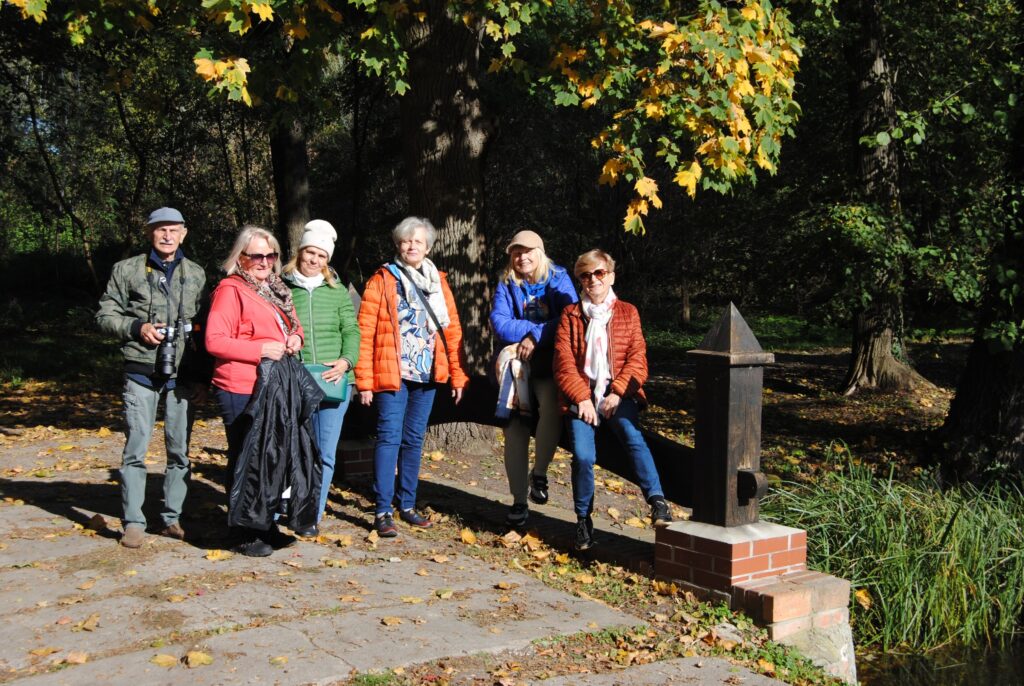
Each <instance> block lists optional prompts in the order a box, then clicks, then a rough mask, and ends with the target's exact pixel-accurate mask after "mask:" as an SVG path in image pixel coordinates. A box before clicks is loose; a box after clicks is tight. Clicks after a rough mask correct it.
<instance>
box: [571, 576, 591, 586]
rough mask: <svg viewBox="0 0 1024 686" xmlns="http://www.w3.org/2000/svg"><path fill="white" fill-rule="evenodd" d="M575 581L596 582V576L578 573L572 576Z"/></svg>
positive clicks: (582, 582) (583, 582)
mask: <svg viewBox="0 0 1024 686" xmlns="http://www.w3.org/2000/svg"><path fill="white" fill-rule="evenodd" d="M572 580H573V581H577V582H579V583H581V584H592V583H594V577H592V576H590V575H589V574H577V575H576V576H574V577H573V578H572Z"/></svg>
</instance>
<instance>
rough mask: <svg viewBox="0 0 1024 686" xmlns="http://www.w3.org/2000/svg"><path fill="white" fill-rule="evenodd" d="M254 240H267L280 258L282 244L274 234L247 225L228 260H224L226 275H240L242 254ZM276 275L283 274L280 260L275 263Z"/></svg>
mask: <svg viewBox="0 0 1024 686" xmlns="http://www.w3.org/2000/svg"><path fill="white" fill-rule="evenodd" d="M254 238H263V239H266V241H267V243H269V244H270V247H271V248H272V249H273V251H274V252H276V253H277V254H278V256H280V254H281V244H280V243H278V242H277V239H276V238H274V234H272V233H270V232H269V231H267V230H266V229H264V228H263V227H262V226H256V225H255V224H246V225H245V226H243V227H242V228H241V229H239V231H238V238H236V239H235V244H234V245H233V246H232V247H231V252H230V253H228V258H227V259H226V260H224V263H223V264H221V269H223V270H224V273H225V274H227V275H228V276H231V275H232V274H236V273H238V271H239V268H240V267H239V264H238V258H240V257H241V256H242V253H243V252H245V249H246V248H247V247H249V243H251V242H252V241H253V239H254ZM274 273H275V274H280V273H281V261H280V259H278V260H276V261H275V262H274Z"/></svg>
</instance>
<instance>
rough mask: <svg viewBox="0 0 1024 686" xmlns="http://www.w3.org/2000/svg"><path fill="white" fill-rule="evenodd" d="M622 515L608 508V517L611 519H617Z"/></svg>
mask: <svg viewBox="0 0 1024 686" xmlns="http://www.w3.org/2000/svg"><path fill="white" fill-rule="evenodd" d="M621 514H622V513H621V512H619V511H618V510H616V509H615V508H614V507H609V508H608V516H609V517H611V518H612V519H618V518H619V516H620V515H621Z"/></svg>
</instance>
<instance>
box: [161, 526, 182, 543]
mask: <svg viewBox="0 0 1024 686" xmlns="http://www.w3.org/2000/svg"><path fill="white" fill-rule="evenodd" d="M160 535H161V536H166V537H167V538H176V539H178V540H179V541H184V540H185V530H184V529H182V528H181V524H178V522H175V523H174V524H171V525H170V526H168V527H166V528H164V529H162V530H161V531H160Z"/></svg>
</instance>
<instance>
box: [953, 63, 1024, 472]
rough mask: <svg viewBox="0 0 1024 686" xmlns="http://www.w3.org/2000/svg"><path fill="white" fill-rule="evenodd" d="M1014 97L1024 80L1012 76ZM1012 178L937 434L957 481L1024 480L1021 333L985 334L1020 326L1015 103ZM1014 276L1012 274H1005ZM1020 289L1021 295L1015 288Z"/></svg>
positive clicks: (1022, 187) (1023, 166) (1022, 263)
mask: <svg viewBox="0 0 1024 686" xmlns="http://www.w3.org/2000/svg"><path fill="white" fill-rule="evenodd" d="M1017 81H1018V86H1017V89H1016V91H1015V92H1020V89H1021V87H1022V85H1024V83H1022V81H1024V80H1022V79H1020V78H1018V79H1017ZM1009 163H1010V173H1009V175H1008V176H1009V178H1008V180H1007V192H1006V197H1005V201H1004V204H1005V206H1006V208H1007V210H1008V212H1007V214H1008V216H1009V221H1008V222H1007V225H1006V233H1005V236H1004V240H1003V243H1002V245H1000V246H998V247H996V248H995V249H994V250H993V251H992V256H991V260H992V263H993V264H992V267H993V268H992V269H990V276H989V280H988V282H987V292H986V297H985V301H984V303H983V305H982V316H981V319H980V321H979V325H978V330H977V332H976V334H975V337H974V343H973V345H972V346H971V352H970V355H969V357H968V359H967V367H966V369H965V370H964V374H963V377H962V378H961V379H960V383H959V384H958V385H957V389H956V396H955V397H954V398H953V402H952V404H951V405H950V407H949V415H948V416H947V417H946V423H945V425H944V426H943V427H942V430H941V432H940V435H941V437H942V438H943V439H944V443H945V446H944V450H943V453H942V455H941V459H942V461H943V466H944V468H945V471H946V473H947V475H948V476H951V477H954V478H957V479H979V478H983V477H986V476H992V477H998V476H999V475H1001V474H1005V473H1006V472H1010V473H1012V474H1014V475H1015V476H1016V477H1017V478H1020V477H1021V475H1024V331H1018V332H1017V337H1016V340H1012V341H1008V343H1009V345H1006V344H1005V343H1003V344H1001V343H1000V342H998V341H995V340H989V339H988V338H987V337H986V331H987V330H988V329H990V327H992V325H993V324H995V323H997V322H1018V326H1019V322H1021V321H1024V303H1022V302H1021V300H1020V296H1019V295H1018V296H1017V297H1016V299H1015V300H1014V299H1011V297H1010V296H1009V295H1008V294H1009V293H1012V292H1013V290H1014V288H1021V287H1022V286H1024V209H1022V208H1021V203H1022V196H1024V113H1022V111H1021V109H1020V107H1019V106H1018V109H1017V112H1016V122H1015V124H1014V128H1013V134H1012V138H1011V154H1010V159H1009ZM1011 274H1015V276H1011ZM1018 292H1019V291H1018Z"/></svg>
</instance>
